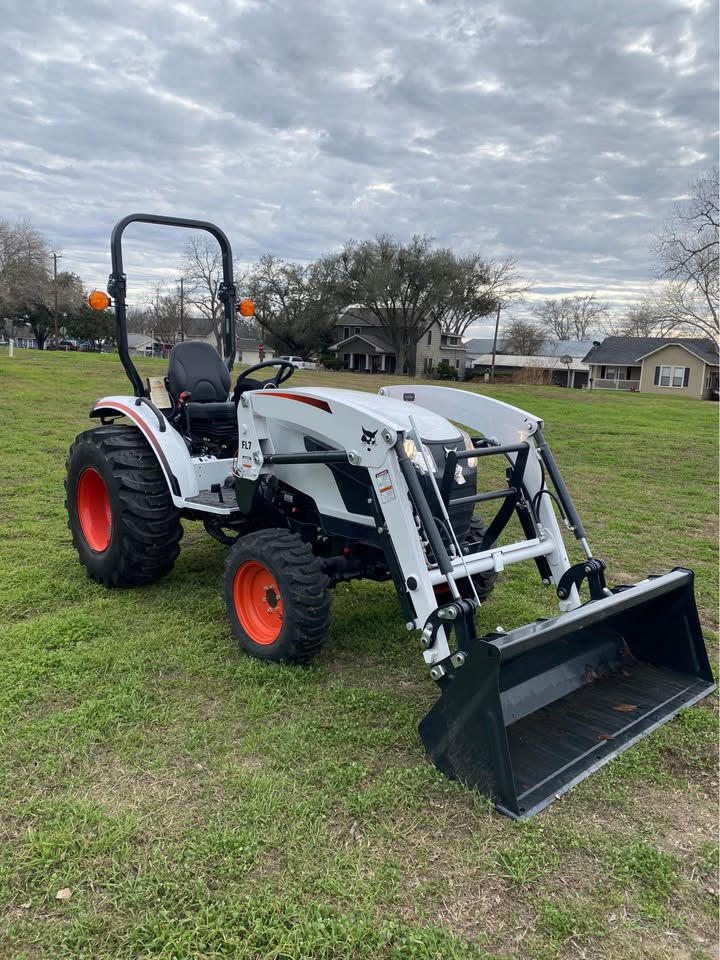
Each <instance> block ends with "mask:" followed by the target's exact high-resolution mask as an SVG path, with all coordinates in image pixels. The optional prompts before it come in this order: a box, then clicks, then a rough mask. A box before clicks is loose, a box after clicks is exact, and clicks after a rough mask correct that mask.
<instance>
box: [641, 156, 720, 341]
mask: <svg viewBox="0 0 720 960" xmlns="http://www.w3.org/2000/svg"><path fill="white" fill-rule="evenodd" d="M718 187H719V184H718V169H717V167H716V168H715V169H714V170H712V171H711V172H710V173H708V174H706V175H704V176H702V177H699V178H698V179H697V180H695V181H694V182H693V183H692V184H691V187H690V196H689V198H688V199H687V200H685V201H684V202H683V203H680V204H678V205H677V206H676V207H675V209H674V211H673V213H672V215H671V217H670V219H669V220H668V222H667V223H666V224H665V232H664V233H663V234H661V235H660V236H659V237H658V238H657V240H656V244H655V250H656V253H657V256H658V259H659V261H660V270H659V276H660V277H661V278H662V279H664V280H665V285H664V288H663V289H662V291H661V292H660V293H659V294H658V295H657V297H656V308H657V314H658V317H659V319H660V323H661V325H662V328H663V330H664V331H665V332H670V331H671V330H680V331H683V332H691V333H695V334H696V335H700V336H704V337H710V338H712V339H713V340H715V342H716V343H717V342H720V326H719V325H718V294H719V290H718V277H719V275H720V267H719V261H718V257H719V253H720V242H719V239H718V225H719V224H720V215H719V213H718Z"/></svg>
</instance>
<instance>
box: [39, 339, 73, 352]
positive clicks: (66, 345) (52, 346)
mask: <svg viewBox="0 0 720 960" xmlns="http://www.w3.org/2000/svg"><path fill="white" fill-rule="evenodd" d="M77 348H78V345H77V343H75V341H74V340H58V341H57V342H55V341H53V342H52V343H49V344H48V345H47V347H46V348H45V349H46V350H66V351H67V350H77Z"/></svg>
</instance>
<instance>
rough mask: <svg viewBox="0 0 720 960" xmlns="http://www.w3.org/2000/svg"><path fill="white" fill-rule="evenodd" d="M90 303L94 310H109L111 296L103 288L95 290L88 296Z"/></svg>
mask: <svg viewBox="0 0 720 960" xmlns="http://www.w3.org/2000/svg"><path fill="white" fill-rule="evenodd" d="M88 303H89V304H90V306H91V307H92V308H93V310H107V308H108V307H109V306H110V297H109V296H108V295H107V294H106V293H103V291H102V290H93V292H92V293H91V294H90V296H89V297H88Z"/></svg>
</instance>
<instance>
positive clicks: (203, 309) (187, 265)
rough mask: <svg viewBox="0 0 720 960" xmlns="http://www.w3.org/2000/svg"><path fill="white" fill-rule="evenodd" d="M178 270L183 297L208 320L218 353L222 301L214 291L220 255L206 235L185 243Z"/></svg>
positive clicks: (220, 348)
mask: <svg viewBox="0 0 720 960" xmlns="http://www.w3.org/2000/svg"><path fill="white" fill-rule="evenodd" d="M180 270H181V272H182V275H183V277H184V280H185V285H184V286H185V289H184V299H185V302H186V303H189V304H190V305H191V306H193V307H194V308H195V309H196V310H197V312H198V313H199V314H200V315H201V316H202V317H205V318H206V319H207V320H209V321H210V323H211V324H212V330H213V334H214V335H215V344H216V346H217V349H218V352H219V353H221V354H222V352H223V318H224V316H225V314H224V309H223V304H222V301H221V300H220V298H219V296H218V294H219V292H220V284H221V283H222V256H221V254H220V248H219V247H218V245H217V243H216V242H215V241H213V240H211V239H210V238H208V237H204V236H203V237H199V236H195V235H193V236H191V237H190V239H189V240H188V241H187V243H186V244H185V252H184V256H183V262H182V264H181V266H180Z"/></svg>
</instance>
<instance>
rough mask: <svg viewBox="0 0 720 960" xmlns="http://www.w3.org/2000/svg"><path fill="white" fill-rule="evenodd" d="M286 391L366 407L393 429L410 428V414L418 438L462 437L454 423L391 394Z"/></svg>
mask: <svg viewBox="0 0 720 960" xmlns="http://www.w3.org/2000/svg"><path fill="white" fill-rule="evenodd" d="M285 392H286V393H298V394H308V395H312V396H314V397H322V398H323V399H324V400H327V402H328V403H330V404H332V401H333V399H334V400H336V401H337V402H338V403H345V404H348V406H351V407H354V408H355V409H356V410H359V411H361V412H362V411H363V410H366V411H367V412H368V414H371V415H372V416H374V417H376V418H377V419H378V420H382V421H384V422H385V423H387V424H388V426H390V427H392V428H393V429H395V430H404V431H408V430H410V429H411V425H410V417H412V418H413V420H414V421H415V424H416V425H417V428H418V430H419V431H420V438H421V439H422V440H425V441H430V442H438V441H442V440H445V441H448V440H450V441H452V440H460V439H461V435H460V431H459V430H458V428H457V427H455V426H453V424H452V423H450V421H449V420H446V419H445V417H440V416H438V415H437V414H436V413H432V412H431V411H430V410H427V409H426V408H425V407H420V406H416V405H415V404H414V403H412V402H408V401H405V400H395V399H393V398H392V397H383V396H380V394H377V393H363V392H362V391H360V390H342V389H334V388H330V389H327V390H318V389H317V388H312V387H297V388H294V389H292V390H285ZM408 394H410V395H412V388H408Z"/></svg>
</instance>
